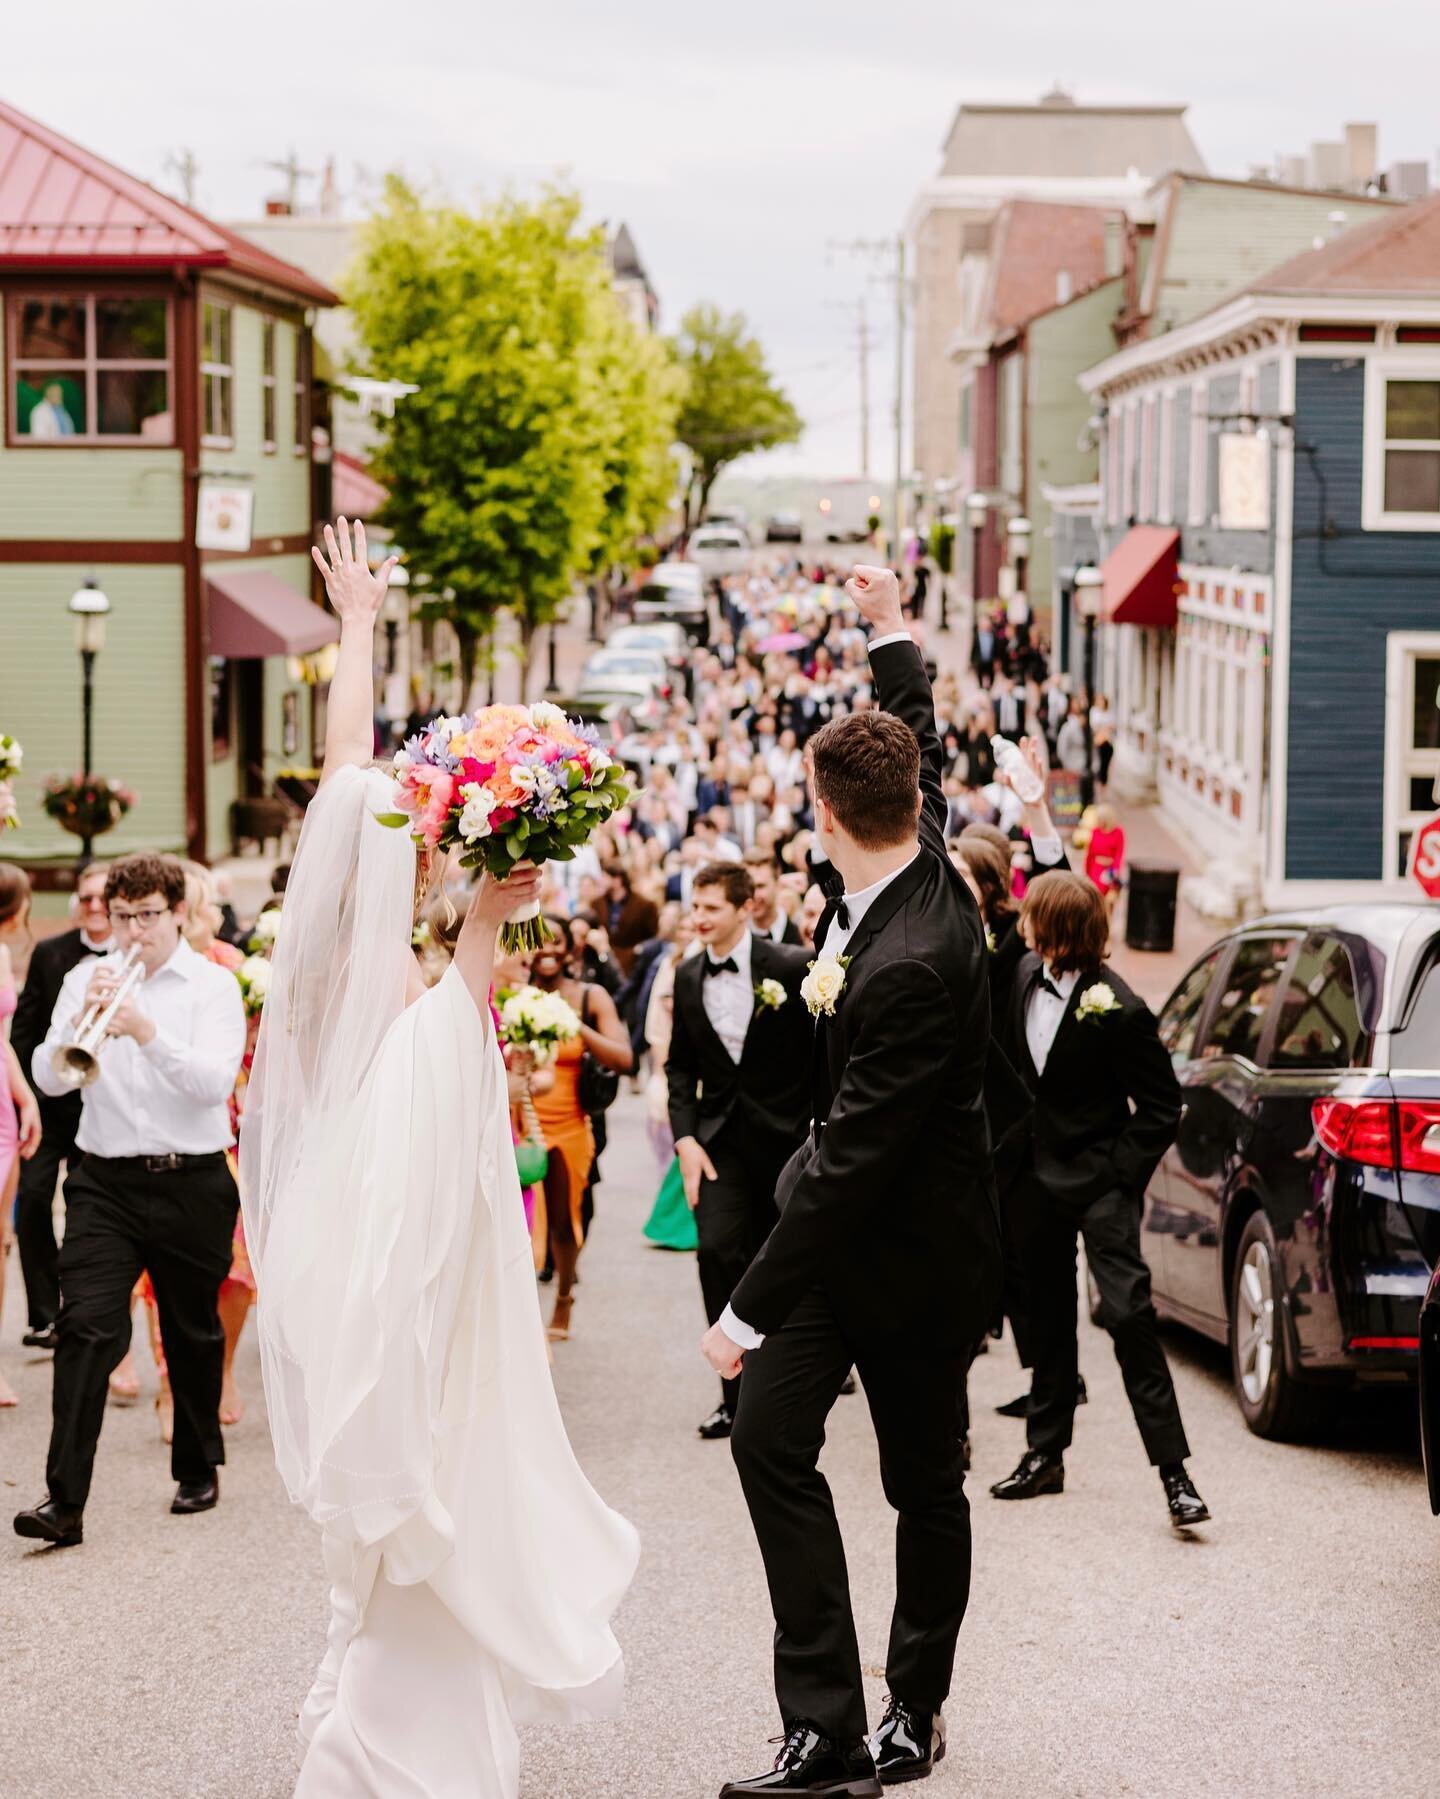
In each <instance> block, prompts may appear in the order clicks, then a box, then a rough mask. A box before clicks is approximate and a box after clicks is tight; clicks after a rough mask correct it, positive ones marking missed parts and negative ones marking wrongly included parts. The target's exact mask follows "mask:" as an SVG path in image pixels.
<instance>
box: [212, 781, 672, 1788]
mask: <svg viewBox="0 0 1440 1799" xmlns="http://www.w3.org/2000/svg"><path fill="white" fill-rule="evenodd" d="M392 793H393V788H392V785H391V783H390V782H389V781H388V779H387V778H386V777H385V776H384V775H383V774H380V773H377V772H376V771H374V770H360V769H345V770H342V771H340V772H339V773H337V774H336V776H335V777H334V778H333V779H332V780H331V781H329V782H328V783H327V784H326V785H325V787H324V788H323V789H322V790H321V792H320V794H319V795H318V796H317V798H316V799H315V800H314V801H313V802H312V804H311V806H310V809H309V812H308V814H307V817H306V821H305V828H304V831H303V833H302V835H301V839H300V847H299V850H298V851H297V854H296V858H295V864H294V870H293V873H292V875H291V879H290V882H289V885H288V887H287V890H286V896H285V902H284V910H283V914H282V920H281V930H280V935H279V939H278V942H277V945H276V953H275V959H274V965H273V971H272V977H271V984H270V992H269V997H268V998H267V1000H266V1006H265V1014H264V1019H263V1022H262V1026H261V1032H260V1041H259V1045H258V1047H257V1051H256V1056H255V1066H254V1070H253V1073H252V1076H251V1081H250V1086H249V1089H248V1092H247V1098H246V1111H245V1120H244V1126H243V1129H242V1132H241V1176H242V1193H243V1198H244V1206H245V1226H246V1235H247V1242H248V1245H249V1249H250V1254H251V1258H252V1261H253V1263H254V1266H255V1273H256V1280H257V1285H258V1289H259V1305H258V1314H257V1316H258V1332H259V1340H260V1347H261V1356H262V1361H263V1366H264V1373H265V1393H266V1400H267V1404H268V1408H269V1412H270V1422H271V1430H272V1433H273V1436H274V1440H275V1454H276V1461H277V1464H278V1466H279V1469H280V1472H281V1475H282V1476H283V1478H284V1480H285V1483H286V1486H287V1488H288V1489H289V1491H290V1494H291V1497H292V1498H293V1499H295V1500H296V1501H297V1502H298V1503H299V1504H301V1505H303V1506H304V1507H305V1509H306V1510H307V1511H308V1512H309V1513H310V1515H311V1516H312V1517H313V1518H314V1519H315V1521H316V1522H317V1523H318V1524H319V1525H320V1527H321V1532H322V1540H323V1546H324V1556H325V1565H326V1570H327V1573H328V1576H329V1579H330V1583H331V1601H332V1614H331V1622H330V1630H329V1640H328V1647H327V1650H326V1654H325V1657H324V1660H323V1662H322V1663H321V1666H320V1670H319V1673H318V1675H317V1678H316V1681H315V1685H314V1687H313V1689H312V1691H311V1693H310V1696H309V1698H308V1699H307V1701H306V1702H305V1706H304V1710H303V1713H302V1716H301V1725H300V1729H301V1736H302V1738H303V1740H304V1741H305V1743H306V1745H307V1748H306V1754H305V1760H304V1765H303V1767H302V1769H301V1773H300V1780H299V1785H298V1787H297V1789H296V1791H297V1793H298V1794H301V1795H305V1796H306V1799H363V1796H366V1795H377V1796H381V1799H451V1796H453V1799H462V1796H463V1799H514V1795H515V1793H516V1792H517V1790H518V1782H519V1748H518V1742H517V1737H516V1725H517V1724H518V1723H524V1722H527V1721H530V1720H544V1721H548V1722H563V1721H566V1720H572V1719H580V1718H586V1717H596V1716H603V1715H607V1714H609V1713H611V1712H613V1711H614V1709H615V1708H616V1706H617V1705H618V1703H619V1700H620V1696H621V1687H622V1682H623V1669H622V1663H621V1657H620V1651H619V1648H618V1646H617V1644H616V1642H615V1638H614V1636H613V1635H612V1633H611V1630H610V1618H611V1615H612V1613H613V1612H614V1610H615V1608H616V1606H617V1605H618V1603H619V1601H620V1599H621V1597H622V1595H623V1594H624V1592H625V1589H626V1587H627V1586H628V1584H629V1582H630V1578H631V1576H632V1574H633V1572H634V1568H635V1563H636V1559H637V1555H638V1541H637V1538H636V1536H635V1533H634V1531H633V1530H632V1529H631V1527H630V1526H629V1525H628V1524H627V1523H626V1522H625V1521H624V1520H623V1519H622V1518H620V1517H619V1516H618V1515H617V1514H616V1513H614V1512H612V1511H610V1510H609V1509H608V1508H607V1507H606V1506H605V1505H604V1504H603V1503H602V1502H601V1500H600V1499H599V1498H598V1497H597V1496H596V1494H595V1493H594V1491H593V1490H592V1488H591V1487H590V1485H589V1483H588V1482H587V1481H586V1479H585V1476H584V1474H583V1473H582V1472H581V1470H580V1467H579V1465H578V1464H577V1462H576V1461H575V1458H574V1455H573V1453H572V1451H571V1448H570V1444H569V1442H568V1440H567V1438H566V1435H565V1428H564V1424H563V1422H562V1420H561V1417H560V1411H559V1407H558V1405H557V1403H556V1399H555V1393H554V1389H553V1386H552V1384H551V1379H550V1371H549V1367H548V1364H547V1360H546V1354H545V1345H544V1338H543V1332H542V1328H541V1322H540V1308H539V1301H538V1298H537V1295H536V1291H535V1280H534V1270H533V1265H532V1261H531V1255H530V1241H529V1237H528V1234H527V1232H526V1228H525V1215H524V1210H523V1207H522V1203H521V1198H520V1188H519V1182H518V1179H517V1177H516V1172H515V1155H514V1148H513V1145H512V1142H511V1134H510V1122H509V1110H508V1105H507V1099H506V1086H505V1073H504V1066H503V1063H502V1061H501V1056H500V1051H499V1047H498V1045H497V1043H496V1040H495V1033H494V1029H493V1026H492V1023H491V1020H490V1017H489V1015H488V1012H487V1013H485V1014H482V1013H481V1012H480V1010H479V1009H478V1008H477V1007H476V1005H475V1003H474V1001H473V1000H472V998H471V996H470V993H469V990H468V988H467V987H466V986H465V983H464V981H463V980H462V979H461V977H460V976H459V975H458V974H457V973H455V971H454V970H451V971H450V972H449V973H448V974H447V975H446V976H445V977H444V979H443V980H442V981H441V982H440V983H439V985H438V986H436V987H435V988H433V989H432V990H431V991H430V992H429V993H427V994H425V995H424V997H423V998H421V999H419V1000H417V1001H416V1002H415V1003H414V1004H413V1005H411V1006H410V1007H408V1009H407V1008H406V1006H405V990H406V979H407V971H408V965H409V963H410V950H409V947H408V943H409V934H410V917H411V906H412V896H413V882H414V851H413V849H412V847H411V845H410V842H409V838H408V835H407V834H405V833H404V832H401V831H393V830H390V829H388V828H386V827H385V826H382V825H379V824H377V823H376V822H375V818H374V814H375V813H377V812H381V811H385V810H388V809H389V807H390V805H391V803H392V801H391V795H392Z"/></svg>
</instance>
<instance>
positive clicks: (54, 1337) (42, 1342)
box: [20, 1324, 60, 1350]
mask: <svg viewBox="0 0 1440 1799" xmlns="http://www.w3.org/2000/svg"><path fill="white" fill-rule="evenodd" d="M20 1341H21V1342H22V1343H23V1344H24V1345H25V1347H26V1348H27V1349H50V1350H53V1349H54V1348H55V1346H56V1345H57V1344H58V1343H59V1341H60V1333H59V1331H58V1330H56V1328H55V1326H54V1325H53V1324H42V1325H39V1326H37V1328H36V1329H34V1330H29V1331H26V1332H25V1334H24V1335H23V1336H22V1337H21V1339H20Z"/></svg>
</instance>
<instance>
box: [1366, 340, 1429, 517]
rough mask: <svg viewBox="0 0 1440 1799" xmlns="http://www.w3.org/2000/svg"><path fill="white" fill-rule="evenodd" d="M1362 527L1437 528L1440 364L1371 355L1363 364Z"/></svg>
mask: <svg viewBox="0 0 1440 1799" xmlns="http://www.w3.org/2000/svg"><path fill="white" fill-rule="evenodd" d="M1362 508H1363V523H1364V526H1365V529H1366V530H1367V531H1440V364H1437V363H1436V361H1435V360H1434V359H1433V358H1432V359H1430V360H1429V361H1425V360H1420V359H1413V360H1412V359H1406V358H1403V357H1396V358H1390V357H1386V358H1384V359H1383V360H1382V359H1380V358H1372V359H1371V360H1370V361H1369V362H1368V363H1367V364H1366V369H1365V475H1364V483H1363V498H1362Z"/></svg>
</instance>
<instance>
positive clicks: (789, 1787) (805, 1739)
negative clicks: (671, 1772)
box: [720, 1723, 881, 1799]
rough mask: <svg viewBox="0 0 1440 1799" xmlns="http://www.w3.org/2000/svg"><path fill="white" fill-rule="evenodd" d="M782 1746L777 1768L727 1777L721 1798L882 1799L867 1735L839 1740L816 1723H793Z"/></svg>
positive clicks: (780, 1741)
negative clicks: (807, 1797) (828, 1798)
mask: <svg viewBox="0 0 1440 1799" xmlns="http://www.w3.org/2000/svg"><path fill="white" fill-rule="evenodd" d="M771 1741H772V1742H777V1743H779V1744H780V1753H779V1754H778V1755H777V1756H776V1757H775V1766H774V1767H773V1768H772V1769H771V1770H770V1772H769V1773H768V1774H757V1775H756V1776H755V1778H754V1779H753V1780H727V1781H726V1782H725V1784H724V1786H723V1787H721V1789H720V1799H743V1795H745V1794H747V1793H817V1794H819V1793H823V1794H827V1795H833V1799H880V1793H881V1786H880V1778H879V1776H878V1775H877V1774H876V1772H875V1763H874V1761H873V1759H872V1758H871V1755H870V1750H869V1747H868V1745H867V1744H866V1742H865V1739H864V1738H863V1737H856V1738H854V1739H853V1741H850V1742H843V1743H842V1742H837V1741H836V1739H835V1738H834V1737H827V1736H826V1735H824V1733H823V1732H821V1731H818V1730H816V1729H815V1727H814V1725H812V1724H804V1723H799V1724H792V1725H791V1726H790V1728H789V1730H788V1731H787V1732H786V1733H785V1735H784V1736H783V1737H772V1738H771Z"/></svg>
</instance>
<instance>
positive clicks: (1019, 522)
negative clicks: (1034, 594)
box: [1005, 515, 1031, 602]
mask: <svg viewBox="0 0 1440 1799" xmlns="http://www.w3.org/2000/svg"><path fill="white" fill-rule="evenodd" d="M1030 529H1031V527H1030V521H1029V519H1028V518H1025V517H1024V516H1023V515H1022V516H1021V517H1020V518H1012V519H1011V520H1010V523H1009V524H1008V525H1006V527H1005V535H1006V537H1007V538H1009V540H1010V559H1011V561H1012V562H1013V563H1014V566H1015V591H1016V593H1017V594H1022V595H1024V597H1025V598H1026V600H1027V602H1028V600H1029V590H1028V589H1027V587H1026V585H1025V581H1026V577H1027V575H1028V572H1029V568H1030Z"/></svg>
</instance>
